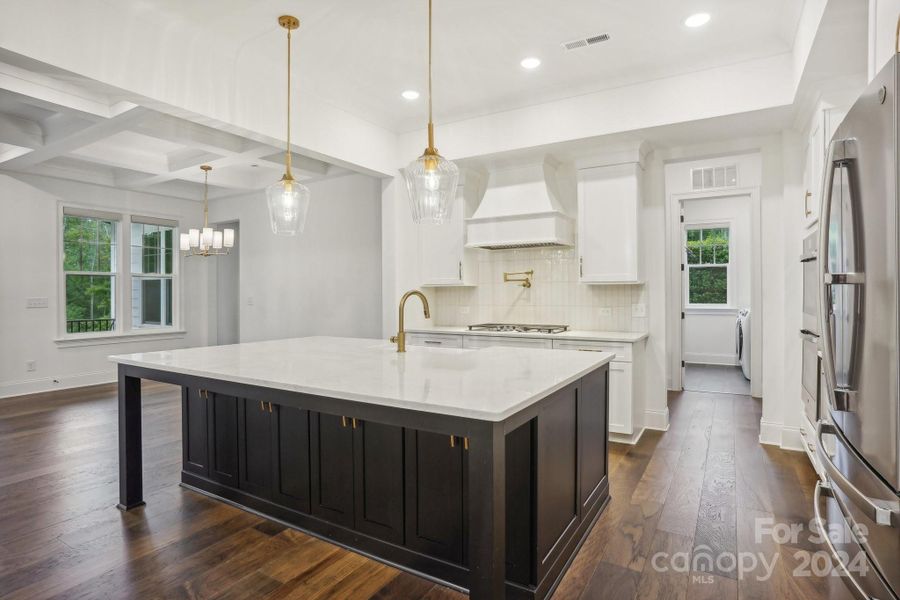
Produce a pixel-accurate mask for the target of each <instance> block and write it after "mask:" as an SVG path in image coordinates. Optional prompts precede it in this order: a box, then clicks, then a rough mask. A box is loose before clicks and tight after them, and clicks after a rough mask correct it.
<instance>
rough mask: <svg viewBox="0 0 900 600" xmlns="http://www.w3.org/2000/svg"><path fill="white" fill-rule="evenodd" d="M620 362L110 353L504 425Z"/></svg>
mask: <svg viewBox="0 0 900 600" xmlns="http://www.w3.org/2000/svg"><path fill="white" fill-rule="evenodd" d="M612 358H613V354H611V353H609V352H575V351H565V350H543V349H534V348H481V349H453V348H427V347H421V346H407V351H406V353H397V352H396V349H395V346H394V345H393V344H391V343H389V342H386V341H380V340H374V339H359V338H338V337H307V338H292V339H285V340H273V341H266V342H252V343H245V344H234V345H230V346H209V347H204V348H184V349H179V350H165V351H160V352H142V353H137V354H121V355H116V356H110V360H111V361H113V362H116V363H120V364H126V365H134V366H139V367H146V368H150V369H158V370H161V371H170V372H173V373H181V374H184V375H193V376H197V377H207V378H210V379H218V380H222V381H231V382H236V383H244V384H249V385H256V386H261V387H268V388H275V389H282V390H288V391H292V392H301V393H306V394H315V395H319V396H327V397H332V398H341V399H344V400H353V401H357V402H366V403H369V404H377V405H381V406H390V407H396V408H407V409H413V410H420V411H424V412H431V413H438V414H445V415H453V416H458V417H466V418H473V419H479V420H484V421H502V420H504V419H506V418H507V417H509V416H512V415H514V414H516V413H517V412H519V411H520V410H522V409H524V408H526V407H528V406H529V405H531V404H533V403H534V402H537V401H538V400H540V399H541V398H544V397H546V396H547V395H549V394H550V393H552V392H555V391H556V390H558V389H560V388H562V387H564V386H566V385H568V384H569V383H572V382H573V381H576V380H578V379H580V378H581V377H583V376H584V375H586V374H588V373H590V372H591V371H593V370H594V369H596V368H598V367H600V366H602V365H604V364H606V363H608V362H609V361H610V360H611V359H612Z"/></svg>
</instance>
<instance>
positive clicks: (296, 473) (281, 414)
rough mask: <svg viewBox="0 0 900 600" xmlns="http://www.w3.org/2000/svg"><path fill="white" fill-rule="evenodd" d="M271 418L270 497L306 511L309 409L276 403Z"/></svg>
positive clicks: (279, 502)
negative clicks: (272, 454)
mask: <svg viewBox="0 0 900 600" xmlns="http://www.w3.org/2000/svg"><path fill="white" fill-rule="evenodd" d="M273 418H274V419H275V421H274V423H273V427H272V430H273V433H274V436H275V439H274V440H273V442H272V443H273V447H274V449H275V454H274V457H273V458H274V470H275V472H274V474H273V481H274V485H273V488H272V499H273V500H274V501H275V502H277V503H278V504H281V505H282V506H287V507H288V508H292V509H294V510H298V511H300V512H305V513H308V512H309V510H310V508H309V503H310V491H309V411H308V410H304V409H301V408H295V407H292V406H278V405H275V407H274V412H273Z"/></svg>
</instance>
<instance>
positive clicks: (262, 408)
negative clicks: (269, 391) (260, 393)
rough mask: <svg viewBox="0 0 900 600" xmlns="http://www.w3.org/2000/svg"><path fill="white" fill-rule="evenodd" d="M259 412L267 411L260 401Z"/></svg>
mask: <svg viewBox="0 0 900 600" xmlns="http://www.w3.org/2000/svg"><path fill="white" fill-rule="evenodd" d="M259 410H261V411H265V410H266V406H265V403H264V402H263V401H262V400H260V401H259Z"/></svg>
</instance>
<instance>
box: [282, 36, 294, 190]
mask: <svg viewBox="0 0 900 600" xmlns="http://www.w3.org/2000/svg"><path fill="white" fill-rule="evenodd" d="M284 179H285V180H291V179H293V176H292V175H291V30H290V29H288V30H287V148H286V150H285V153H284Z"/></svg>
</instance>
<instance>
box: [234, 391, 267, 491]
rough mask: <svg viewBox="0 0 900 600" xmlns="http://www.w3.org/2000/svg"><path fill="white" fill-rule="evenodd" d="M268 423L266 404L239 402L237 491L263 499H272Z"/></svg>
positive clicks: (255, 401)
mask: <svg viewBox="0 0 900 600" xmlns="http://www.w3.org/2000/svg"><path fill="white" fill-rule="evenodd" d="M272 420H273V419H272V414H271V413H270V412H269V405H268V404H266V403H263V402H260V401H258V400H251V399H249V398H242V399H241V410H240V413H239V420H238V426H239V431H240V435H239V440H240V467H241V471H240V473H241V474H240V488H241V489H242V490H244V491H245V492H247V493H248V494H253V495H254V496H257V497H259V498H266V499H271V497H272V437H273V436H272Z"/></svg>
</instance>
